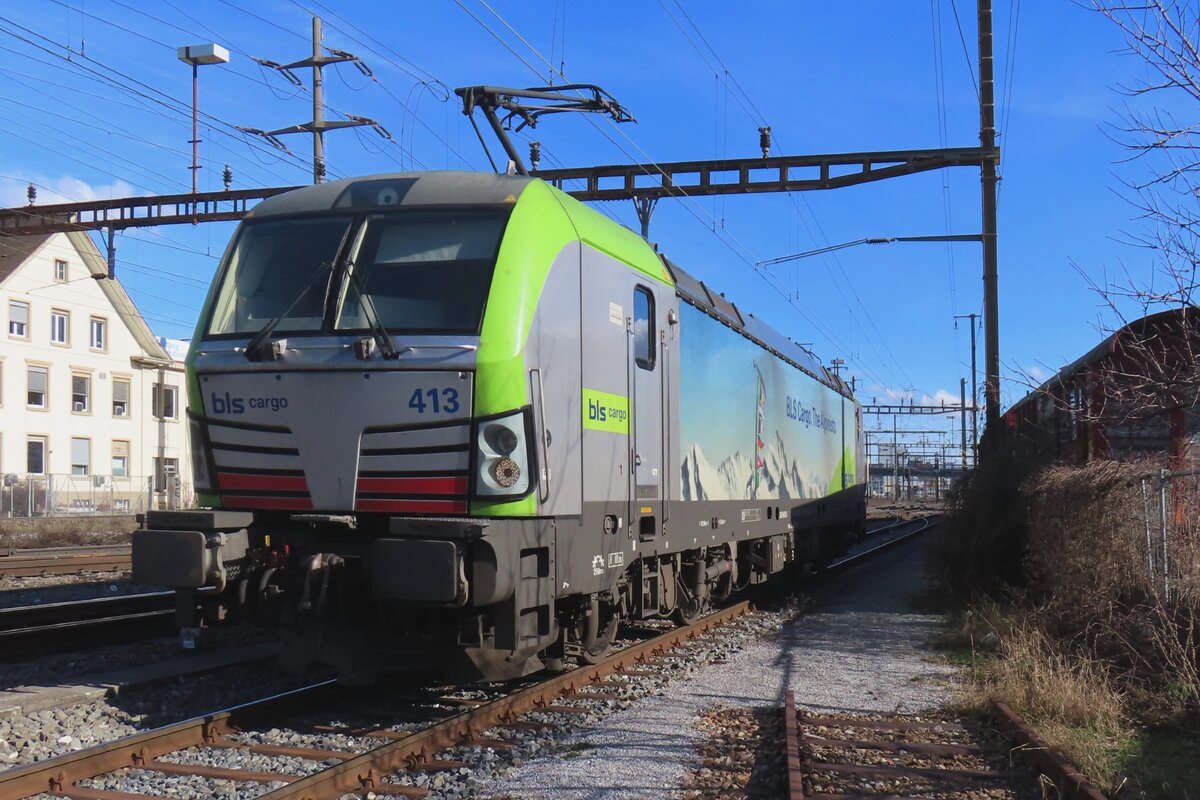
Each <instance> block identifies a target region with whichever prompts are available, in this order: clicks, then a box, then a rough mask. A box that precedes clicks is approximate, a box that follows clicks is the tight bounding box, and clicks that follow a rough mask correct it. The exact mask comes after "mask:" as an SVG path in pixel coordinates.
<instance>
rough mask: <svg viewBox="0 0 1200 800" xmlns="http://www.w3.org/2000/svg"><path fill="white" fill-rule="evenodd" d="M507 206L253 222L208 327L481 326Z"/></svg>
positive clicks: (214, 331) (222, 331)
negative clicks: (501, 207) (494, 208)
mask: <svg viewBox="0 0 1200 800" xmlns="http://www.w3.org/2000/svg"><path fill="white" fill-rule="evenodd" d="M508 211H509V209H496V210H493V209H466V210H464V209H453V210H450V209H446V210H437V211H425V210H414V211H399V212H390V213H380V214H369V215H367V216H365V217H357V218H355V217H351V216H337V217H304V218H295V219H280V220H260V221H250V222H247V223H246V224H245V225H244V226H243V227H242V229H241V231H240V232H239V234H238V239H237V243H236V244H235V246H234V248H233V251H232V253H231V254H230V257H229V263H228V265H227V267H226V269H225V270H224V271H223V273H222V276H221V283H220V286H219V287H218V289H217V294H216V300H215V301H214V303H213V312H212V317H211V318H210V320H209V324H208V333H209V334H210V335H236V334H243V335H244V334H256V333H259V332H260V331H262V330H263V329H264V328H265V327H266V326H268V325H270V331H271V333H275V332H278V333H280V334H286V333H303V332H322V331H324V332H349V331H355V332H357V331H366V330H374V329H379V328H383V329H386V330H388V331H390V332H412V333H464V334H472V333H478V332H479V328H480V325H481V323H482V321H483V309H484V303H485V302H486V301H487V295H488V290H489V288H490V286H491V279H492V270H493V268H494V267H495V263H496V254H497V251H498V250H499V247H500V238H501V236H502V235H503V233H504V225H505V222H506V221H507V217H508ZM331 299H333V300H335V301H336V302H330V300H331Z"/></svg>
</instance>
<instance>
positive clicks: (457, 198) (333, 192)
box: [246, 172, 533, 219]
mask: <svg viewBox="0 0 1200 800" xmlns="http://www.w3.org/2000/svg"><path fill="white" fill-rule="evenodd" d="M531 180H533V179H532V178H530V177H529V176H527V175H496V174H492V173H489V172H393V173H387V174H382V175H371V176H369V177H364V178H343V179H342V180H337V181H330V182H328V183H319V184H316V185H315V186H304V187H301V188H299V189H295V190H293V191H290V192H285V193H284V194H280V195H276V196H274V197H269V198H267V199H266V200H263V201H262V202H261V203H259V204H258V205H257V206H255V207H254V208H253V209H252V210H251V211H250V212H249V213H248V214H247V215H246V216H247V218H250V219H257V218H260V217H273V216H280V215H285V214H307V213H312V212H317V211H330V210H334V209H353V208H381V207H389V206H400V207H403V206H437V205H476V204H479V205H498V204H501V203H512V202H514V201H515V200H516V198H517V197H518V196H519V195H520V194H521V190H522V189H524V188H525V186H526V184H528V183H529V182H530V181H531Z"/></svg>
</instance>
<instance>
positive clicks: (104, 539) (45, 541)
mask: <svg viewBox="0 0 1200 800" xmlns="http://www.w3.org/2000/svg"><path fill="white" fill-rule="evenodd" d="M135 528H137V521H136V520H134V518H133V517H131V516H123V517H70V518H62V517H47V518H39V519H7V520H0V548H3V549H7V548H10V547H15V548H22V547H75V546H81V545H100V544H124V543H126V542H128V541H129V535H130V533H131V532H132V531H133V530H134V529H135Z"/></svg>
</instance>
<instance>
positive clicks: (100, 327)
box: [88, 317, 108, 350]
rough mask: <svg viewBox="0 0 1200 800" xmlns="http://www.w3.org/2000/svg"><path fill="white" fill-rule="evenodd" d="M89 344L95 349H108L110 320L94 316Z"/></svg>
mask: <svg viewBox="0 0 1200 800" xmlns="http://www.w3.org/2000/svg"><path fill="white" fill-rule="evenodd" d="M89 330H90V336H89V337H88V346H89V347H91V348H92V349H93V350H106V349H108V320H105V319H101V318H100V317H92V322H91V325H90V326H89Z"/></svg>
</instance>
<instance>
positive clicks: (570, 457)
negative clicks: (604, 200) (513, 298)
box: [525, 242, 583, 515]
mask: <svg viewBox="0 0 1200 800" xmlns="http://www.w3.org/2000/svg"><path fill="white" fill-rule="evenodd" d="M579 252H580V244H579V243H578V242H572V243H570V244H568V245H567V246H566V247H564V248H563V250H562V252H560V253H559V254H558V257H557V258H555V260H554V263H553V265H552V266H551V268H550V273H549V274H548V275H547V276H546V283H545V285H544V286H543V288H542V295H541V298H540V299H539V301H538V307H537V312H536V313H535V314H534V318H533V323H532V325H531V326H530V329H529V338H528V340H527V342H526V351H525V366H526V368H527V369H529V370H531V371H533V370H536V374H534V375H531V376H530V395H531V398H532V401H533V405H534V411H535V417H537V419H535V420H534V426H535V428H537V427H538V425H539V424H540V425H541V427H542V431H541V432H540V434H539V432H538V431H536V430H535V436H540V438H541V439H542V441H541V442H539V444H540V446H541V450H542V452H543V453H544V455H545V463H544V464H542V466H543V467H544V468H545V469H543V478H546V477H548V478H549V481H548V484H547V483H545V482H543V484H542V485H543V487H548V491H547V492H546V494H545V498H544V500H543V501H542V504H541V507H540V509H539V513H541V514H544V515H559V514H578V513H579V507H580V502H581V494H582V481H583V477H582V476H583V442H582V432H583V430H582V428H583V425H582V416H581V412H580V409H581V408H582V394H581V389H580V385H581V381H582V377H581V376H582V366H581V363H580V357H579V337H580V332H579V331H580V321H579V305H578V303H579ZM539 384H540V391H539ZM547 434H548V436H547ZM547 438H548V439H549V441H548V442H546V441H545V440H546V439H547ZM546 469H548V471H549V474H548V475H547V473H546Z"/></svg>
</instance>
